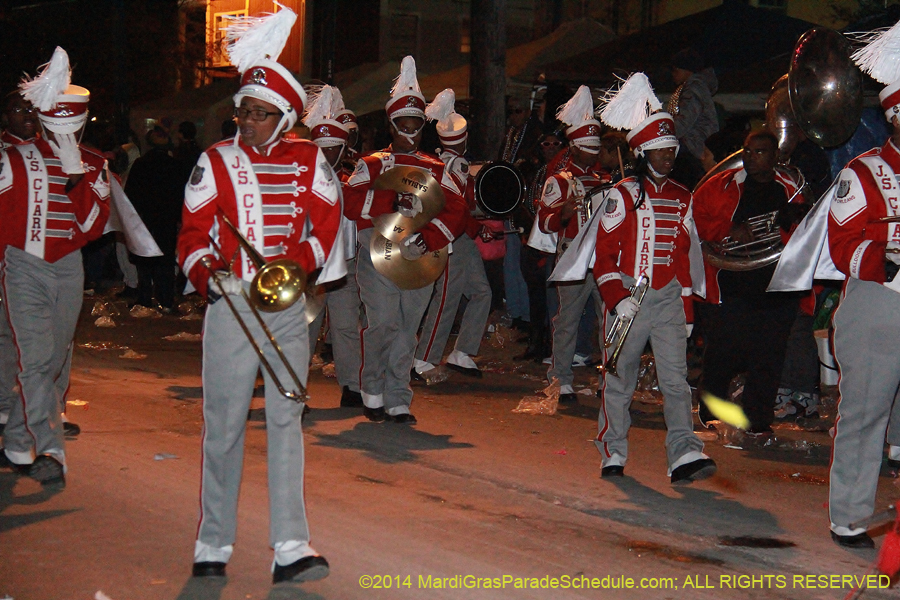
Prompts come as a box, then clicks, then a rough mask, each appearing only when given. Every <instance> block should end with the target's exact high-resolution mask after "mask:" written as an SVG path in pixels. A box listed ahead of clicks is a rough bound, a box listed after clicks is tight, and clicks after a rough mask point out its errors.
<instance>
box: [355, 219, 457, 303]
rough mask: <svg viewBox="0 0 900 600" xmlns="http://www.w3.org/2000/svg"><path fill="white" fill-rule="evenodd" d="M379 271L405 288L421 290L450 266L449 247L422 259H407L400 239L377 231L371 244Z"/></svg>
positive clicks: (401, 287)
mask: <svg viewBox="0 0 900 600" xmlns="http://www.w3.org/2000/svg"><path fill="white" fill-rule="evenodd" d="M369 252H370V254H371V257H372V264H373V265H375V270H376V271H378V272H379V273H381V274H382V275H384V276H385V277H387V278H388V279H390V280H391V281H393V282H394V284H395V285H396V286H397V287H398V288H400V289H401V290H417V289H419V288H423V287H425V286H426V285H429V284H431V283H434V281H435V280H436V279H437V278H438V277H440V276H441V273H443V272H444V269H445V268H446V267H447V257H448V254H447V247H446V246H445V247H443V248H441V249H440V250H435V251H434V252H427V253H426V254H425V255H424V256H422V258H420V259H418V260H407V259H405V258H403V256H402V255H401V254H400V244H399V242H394V241H391V240H389V239H387V238H386V237H384V236H383V235H380V234H378V233H375V234H373V235H372V242H371V243H370V245H369Z"/></svg>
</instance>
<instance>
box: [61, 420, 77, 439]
mask: <svg viewBox="0 0 900 600" xmlns="http://www.w3.org/2000/svg"><path fill="white" fill-rule="evenodd" d="M62 425H63V434H64V435H66V436H68V437H75V436H76V435H78V434H79V433H81V427H79V426H78V424H77V423H73V422H71V421H63V424H62Z"/></svg>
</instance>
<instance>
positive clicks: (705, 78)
mask: <svg viewBox="0 0 900 600" xmlns="http://www.w3.org/2000/svg"><path fill="white" fill-rule="evenodd" d="M672 79H673V80H674V81H675V85H677V86H678V87H677V88H676V89H675V92H674V93H673V94H672V96H671V98H669V103H668V107H667V109H666V110H667V111H668V112H669V114H671V115H672V118H673V119H674V120H675V136H676V137H677V138H678V141H679V142H680V143H681V152H679V154H678V157H677V158H676V160H675V168H674V169H673V170H672V173H671V178H672V179H674V180H675V181H678V182H679V183H682V184H684V185H686V186H687V187H688V189H693V188H694V186H696V185H697V182H699V181H700V179H701V178H702V177H703V175H704V174H706V172H707V171H708V170H709V169H711V168H712V167H713V166H715V159H714V158H713V156H712V152H710V151H709V149H708V148H707V147H706V140H707V138H709V136H711V135H712V134H714V133H716V132H717V131H719V120H718V116H717V115H716V106H715V104H714V103H713V99H712V97H713V95H715V93H716V91H717V90H718V89H719V81H718V79H717V78H716V74H715V71H713V69H712V68H711V67H708V68H707V67H705V64H704V61H703V57H702V56H701V55H700V54H699V53H698V52H697V51H695V50H692V49H686V50H681V51H680V52H677V53H675V55H673V56H672Z"/></svg>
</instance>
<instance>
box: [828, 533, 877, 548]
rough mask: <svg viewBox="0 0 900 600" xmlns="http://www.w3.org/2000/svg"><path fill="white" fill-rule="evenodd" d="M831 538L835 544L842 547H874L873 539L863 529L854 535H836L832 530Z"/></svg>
mask: <svg viewBox="0 0 900 600" xmlns="http://www.w3.org/2000/svg"><path fill="white" fill-rule="evenodd" d="M831 539H833V540H834V543H835V544H837V545H838V546H843V547H844V548H857V549H858V548H874V547H875V541H874V540H873V539H872V538H871V537H870V536H869V534H868V533H866V532H865V531H863V532H862V533H857V534H856V535H838V534H836V533H835V532H833V531H832V532H831Z"/></svg>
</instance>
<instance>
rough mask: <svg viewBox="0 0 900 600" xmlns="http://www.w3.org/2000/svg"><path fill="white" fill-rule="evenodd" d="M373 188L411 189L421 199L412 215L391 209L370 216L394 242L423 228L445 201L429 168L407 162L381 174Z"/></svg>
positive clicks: (377, 228)
mask: <svg viewBox="0 0 900 600" xmlns="http://www.w3.org/2000/svg"><path fill="white" fill-rule="evenodd" d="M372 187H373V188H374V189H376V190H394V191H395V192H410V193H411V194H413V195H415V196H416V197H417V198H418V199H419V200H420V201H421V202H422V212H420V213H419V214H417V215H416V216H415V217H412V218H409V217H404V216H403V215H401V214H400V213H398V212H394V213H388V214H384V215H379V216H377V217H375V218H374V219H372V223H373V224H374V225H375V230H376V231H377V232H378V233H380V234H381V235H383V236H384V237H386V238H388V239H389V240H391V241H394V242H399V241H400V240H402V239H403V238H405V237H406V236H408V235H409V234H411V233H413V232H416V231H418V230H419V229H421V228H422V227H424V226H425V225H426V224H427V223H428V222H429V221H431V219H433V218H434V217H436V216H437V215H438V213H440V212H441V211H442V210H443V209H444V203H445V202H446V200H445V198H444V190H443V189H441V184H440V183H438V181H437V179H435V178H434V177H432V175H431V173H429V172H428V171H426V170H424V169H420V168H418V167H412V166H409V165H400V166H396V167H394V168H393V169H391V170H390V171H387V172H386V173H382V174H381V175H380V176H379V177H378V179H376V180H375V184H374V185H373V186H372Z"/></svg>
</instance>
